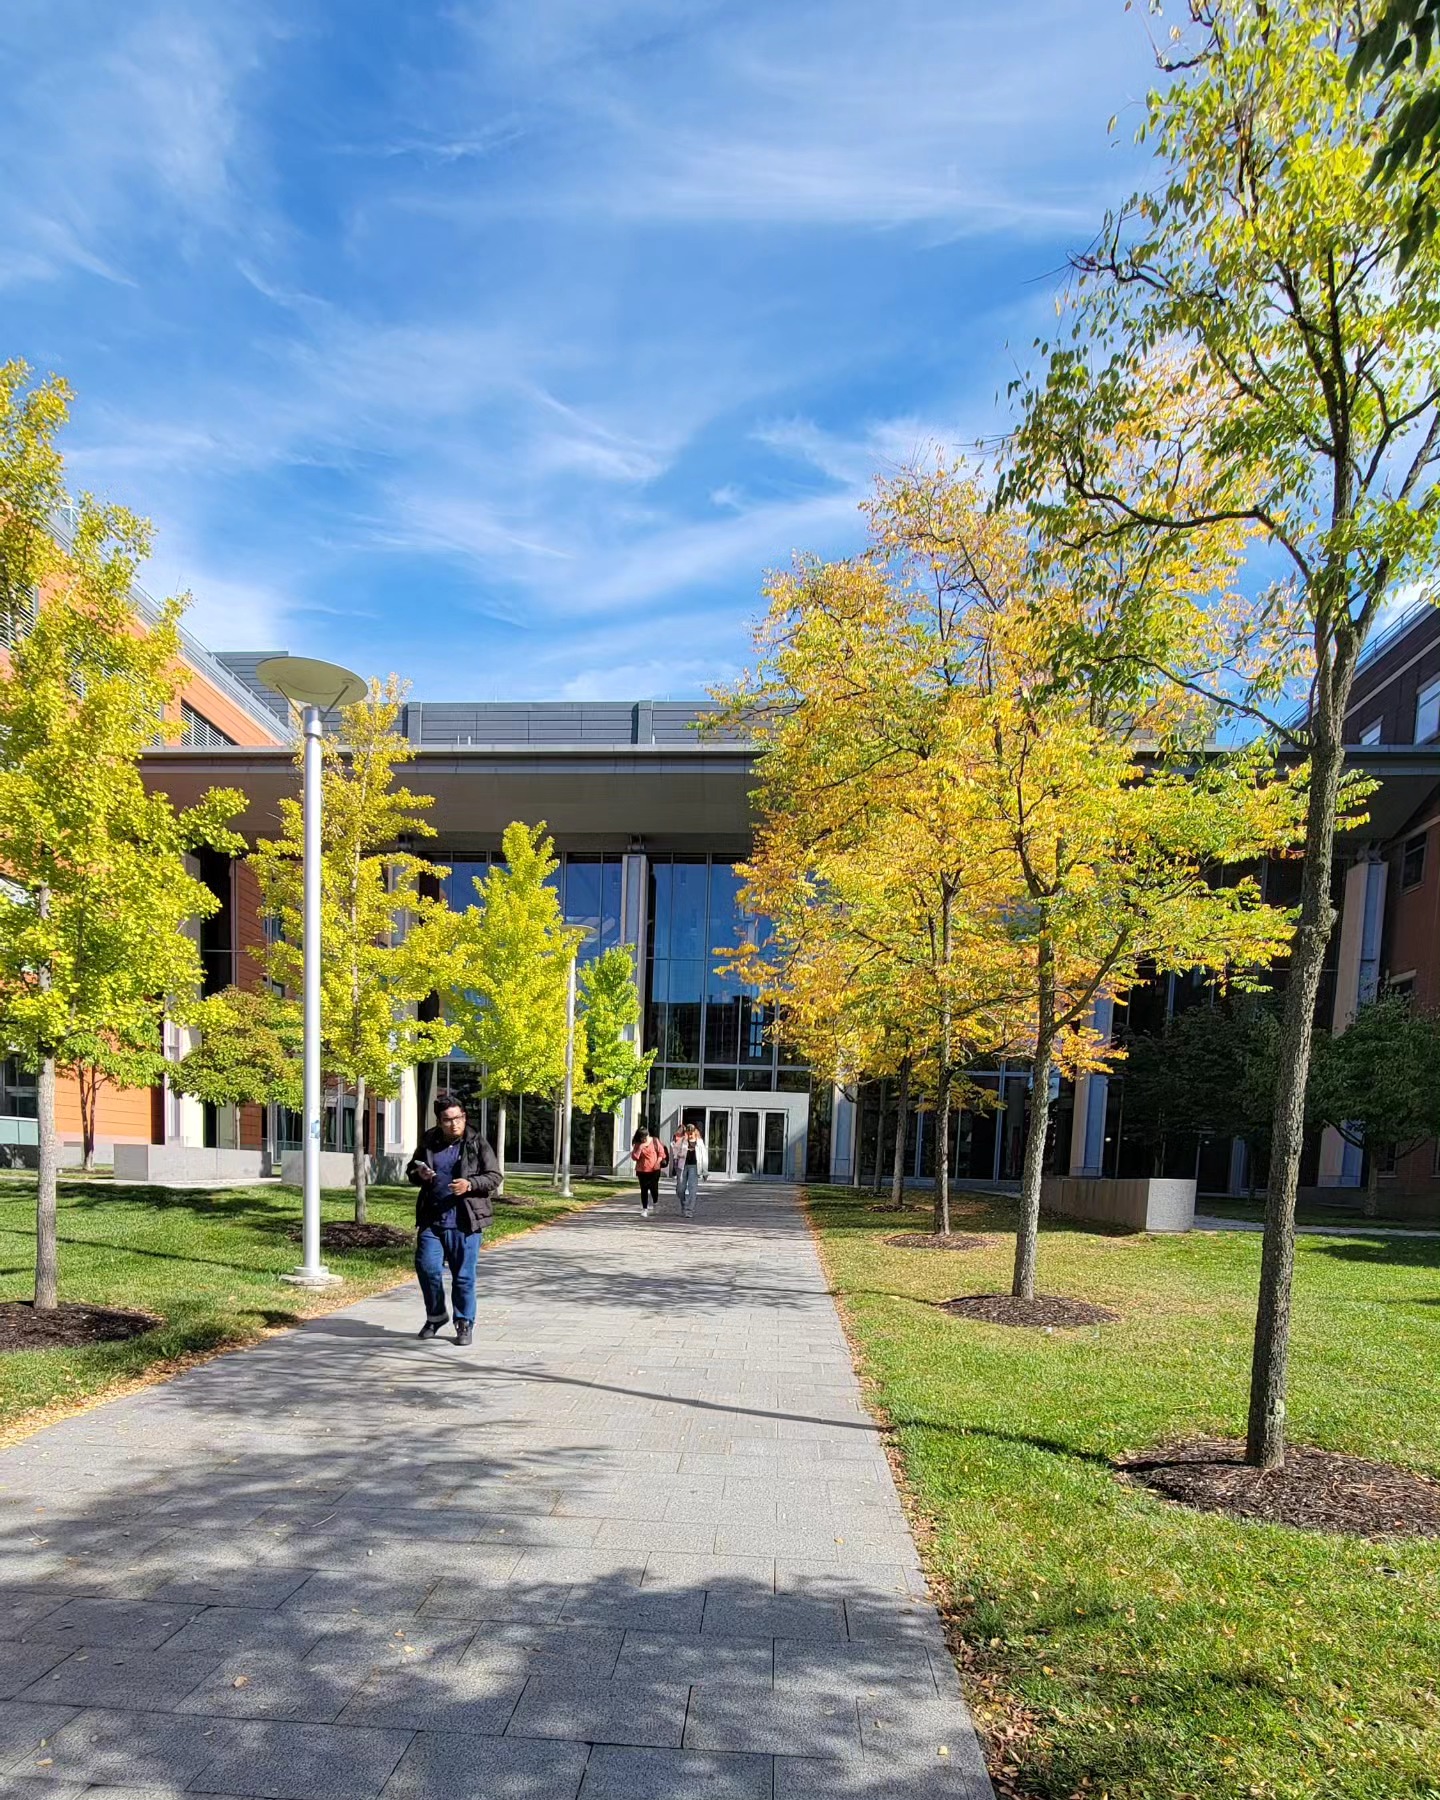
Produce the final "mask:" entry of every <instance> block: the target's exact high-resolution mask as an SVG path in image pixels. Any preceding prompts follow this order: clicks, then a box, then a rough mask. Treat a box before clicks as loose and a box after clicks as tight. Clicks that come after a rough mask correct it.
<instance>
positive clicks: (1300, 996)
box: [1245, 675, 1350, 1469]
mask: <svg viewBox="0 0 1440 1800" xmlns="http://www.w3.org/2000/svg"><path fill="white" fill-rule="evenodd" d="M1349 685H1350V684H1349V680H1348V679H1343V680H1342V679H1340V678H1339V677H1338V676H1335V675H1332V678H1331V682H1330V683H1328V684H1326V686H1325V688H1324V689H1322V697H1321V699H1320V701H1319V703H1318V704H1317V708H1316V729H1315V737H1314V742H1313V743H1312V746H1311V759H1310V797H1309V802H1308V808H1307V813H1306V819H1305V862H1304V867H1303V871H1302V876H1301V884H1300V924H1299V926H1298V927H1297V929H1296V932H1295V942H1294V946H1293V949H1292V951H1291V956H1290V974H1289V982H1288V985H1287V987H1286V990H1285V1012H1284V1015H1283V1017H1282V1019H1281V1023H1280V1042H1279V1046H1278V1058H1277V1060H1278V1063H1279V1079H1278V1080H1277V1082H1276V1086H1275V1122H1274V1127H1273V1131H1272V1134H1271V1140H1270V1180H1269V1186H1268V1189H1267V1192H1266V1197H1265V1240H1264V1247H1263V1249H1262V1251H1261V1257H1260V1301H1259V1306H1258V1308H1257V1311H1256V1316H1255V1355H1254V1361H1253V1362H1252V1364H1251V1369H1250V1413H1249V1419H1248V1422H1247V1428H1246V1437H1245V1459H1246V1461H1247V1462H1249V1463H1251V1464H1253V1465H1254V1466H1255V1467H1257V1468H1261V1469H1278V1468H1280V1467H1281V1465H1282V1464H1283V1463H1284V1461H1285V1393H1286V1386H1287V1378H1288V1374H1289V1359H1290V1289H1291V1285H1292V1282H1293V1279H1294V1273H1295V1195H1296V1190H1297V1188H1298V1187H1299V1185H1300V1156H1301V1152H1302V1150H1303V1148H1304V1143H1305V1084H1306V1082H1307V1081H1308V1079H1309V1076H1310V1043H1311V1038H1312V1035H1313V1033H1314V1028H1315V1002H1316V998H1317V996H1318V994H1319V991H1320V975H1321V971H1322V969H1323V968H1324V964H1325V947H1326V945H1327V944H1328V943H1329V941H1330V932H1331V928H1332V927H1333V925H1334V922H1335V910H1334V907H1333V906H1332V905H1331V901H1330V878H1331V877H1330V858H1331V855H1332V854H1333V851H1334V844H1335V810H1336V801H1337V796H1338V793H1339V787H1340V777H1341V774H1342V772H1343V768H1344V762H1345V753H1344V750H1343V749H1342V747H1341V743H1340V729H1339V726H1340V720H1341V719H1342V718H1343V716H1344V708H1345V699H1346V696H1347V694H1348V691H1349Z"/></svg>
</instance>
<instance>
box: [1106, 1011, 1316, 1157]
mask: <svg viewBox="0 0 1440 1800" xmlns="http://www.w3.org/2000/svg"><path fill="white" fill-rule="evenodd" d="M1279 1040H1280V1012H1279V1005H1278V1003H1277V1001H1276V998H1275V996H1274V995H1272V994H1268V993H1253V994H1246V993H1237V992H1232V993H1230V994H1227V995H1226V996H1224V997H1223V998H1222V999H1220V1000H1218V1001H1217V1002H1216V1004H1215V1005H1213V1006H1204V1005H1201V1006H1192V1007H1188V1008H1187V1009H1186V1010H1185V1011H1184V1012H1182V1013H1179V1014H1177V1015H1176V1016H1175V1017H1174V1018H1173V1019H1171V1020H1169V1021H1168V1022H1167V1024H1166V1026H1165V1028H1164V1030H1163V1031H1160V1032H1157V1033H1155V1034H1154V1035H1153V1036H1152V1035H1146V1036H1138V1037H1134V1038H1131V1039H1130V1040H1129V1041H1128V1043H1127V1045H1126V1054H1125V1062H1124V1065H1123V1069H1124V1076H1125V1128H1126V1130H1127V1131H1129V1130H1135V1131H1137V1132H1138V1133H1139V1134H1140V1135H1141V1136H1142V1137H1143V1138H1144V1140H1145V1142H1146V1143H1148V1144H1149V1145H1150V1146H1151V1148H1152V1149H1153V1151H1154V1152H1155V1156H1156V1159H1157V1168H1156V1173H1157V1174H1159V1173H1160V1172H1161V1170H1160V1167H1159V1166H1158V1165H1159V1164H1160V1163H1161V1162H1163V1158H1164V1153H1165V1148H1166V1145H1167V1142H1172V1141H1173V1140H1174V1139H1176V1138H1183V1139H1189V1138H1193V1137H1199V1136H1202V1135H1205V1134H1213V1135H1216V1136H1221V1137H1227V1138H1228V1137H1238V1138H1240V1139H1242V1140H1243V1142H1244V1144H1245V1147H1246V1151H1247V1153H1248V1167H1249V1170H1250V1175H1251V1180H1252V1183H1253V1181H1254V1177H1255V1174H1256V1171H1257V1170H1258V1169H1259V1168H1260V1166H1261V1164H1262V1163H1263V1161H1264V1158H1265V1156H1266V1153H1267V1152H1268V1150H1269V1146H1270V1127H1271V1123H1272V1121H1273V1118H1274V1114H1275V1078H1276V1073H1277V1070H1278V1066H1279V1065H1278V1049H1279Z"/></svg>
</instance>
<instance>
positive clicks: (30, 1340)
mask: <svg viewBox="0 0 1440 1800" xmlns="http://www.w3.org/2000/svg"><path fill="white" fill-rule="evenodd" d="M160 1323H162V1321H161V1320H159V1319H157V1318H155V1317H153V1316H152V1315H151V1314H150V1313H137V1312H120V1311H117V1309H116V1308H114V1307H112V1306H85V1305H82V1304H81V1303H80V1302H78V1301H66V1302H64V1303H63V1304H61V1305H60V1306H57V1307H56V1308H55V1310H54V1311H53V1312H37V1311H36V1310H35V1308H34V1307H33V1306H32V1305H31V1303H30V1302H29V1301H28V1300H6V1301H3V1302H0V1352H3V1351H6V1350H73V1349H76V1348H78V1347H79V1346H81V1345H84V1344H113V1343H118V1342H119V1341H120V1340H122V1339H124V1338H133V1337H140V1336H142V1335H143V1333H145V1332H147V1331H153V1330H154V1329H155V1327H156V1326H157V1325H159V1324H160Z"/></svg>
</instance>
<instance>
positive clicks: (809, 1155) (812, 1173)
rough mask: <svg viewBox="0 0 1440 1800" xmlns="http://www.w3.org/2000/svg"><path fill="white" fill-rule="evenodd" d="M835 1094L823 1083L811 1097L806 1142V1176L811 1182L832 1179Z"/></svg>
mask: <svg viewBox="0 0 1440 1800" xmlns="http://www.w3.org/2000/svg"><path fill="white" fill-rule="evenodd" d="M834 1099H835V1094H834V1090H833V1088H832V1087H831V1086H830V1083H829V1082H828V1081H822V1082H821V1083H820V1084H819V1086H818V1087H817V1088H816V1089H815V1092H814V1093H813V1094H812V1095H811V1096H810V1130H809V1134H808V1136H807V1137H806V1140H805V1174H806V1177H807V1179H808V1180H810V1181H828V1180H829V1179H830V1131H831V1123H832V1121H831V1112H832V1108H833V1105H834Z"/></svg>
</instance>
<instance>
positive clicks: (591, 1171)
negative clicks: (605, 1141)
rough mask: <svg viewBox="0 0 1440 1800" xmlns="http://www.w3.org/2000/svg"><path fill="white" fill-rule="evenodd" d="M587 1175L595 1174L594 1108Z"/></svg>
mask: <svg viewBox="0 0 1440 1800" xmlns="http://www.w3.org/2000/svg"><path fill="white" fill-rule="evenodd" d="M585 1173H586V1174H587V1175H593V1174H594V1173H595V1109H594V1108H592V1109H591V1112H590V1143H589V1149H588V1153H587V1155H586V1158H585Z"/></svg>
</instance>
